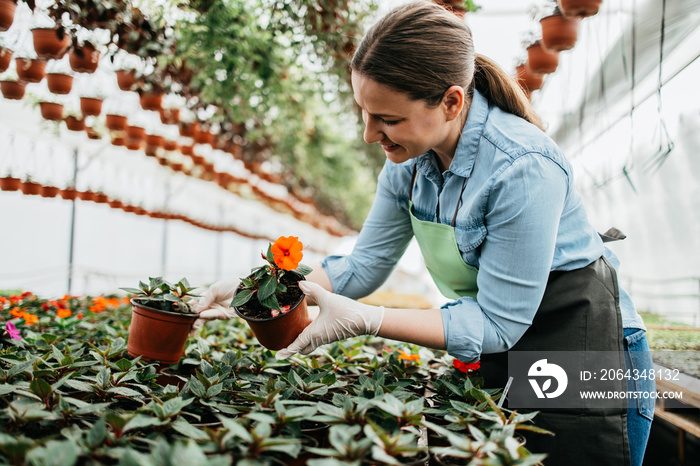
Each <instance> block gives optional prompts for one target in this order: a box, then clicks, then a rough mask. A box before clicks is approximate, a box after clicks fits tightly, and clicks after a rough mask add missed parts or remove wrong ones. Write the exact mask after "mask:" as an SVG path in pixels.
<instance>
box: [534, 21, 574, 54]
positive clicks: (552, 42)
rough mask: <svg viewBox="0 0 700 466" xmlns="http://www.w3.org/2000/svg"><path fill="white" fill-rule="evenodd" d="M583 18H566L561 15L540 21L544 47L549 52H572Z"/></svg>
mask: <svg viewBox="0 0 700 466" xmlns="http://www.w3.org/2000/svg"><path fill="white" fill-rule="evenodd" d="M580 22H581V18H573V17H566V16H563V15H560V14H555V15H551V16H547V17H545V18H542V19H541V20H540V25H541V26H542V47H544V49H545V50H546V51H548V52H561V51H562V50H571V49H573V48H574V45H576V40H577V39H578V26H579V23H580Z"/></svg>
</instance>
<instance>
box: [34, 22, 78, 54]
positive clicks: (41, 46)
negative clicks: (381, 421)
mask: <svg viewBox="0 0 700 466" xmlns="http://www.w3.org/2000/svg"><path fill="white" fill-rule="evenodd" d="M59 35H61V36H62V37H60V38H59ZM32 39H33V40H34V50H35V51H36V55H37V56H38V57H39V58H43V59H45V60H48V59H53V60H58V59H60V58H62V57H63V56H64V55H65V54H66V52H67V51H68V47H70V36H69V35H68V34H66V33H65V31H63V30H59V29H58V28H37V29H32Z"/></svg>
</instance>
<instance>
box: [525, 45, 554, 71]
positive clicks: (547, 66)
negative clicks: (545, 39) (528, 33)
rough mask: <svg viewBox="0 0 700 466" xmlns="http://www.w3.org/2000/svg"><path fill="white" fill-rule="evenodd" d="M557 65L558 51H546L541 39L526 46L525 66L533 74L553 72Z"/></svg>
mask: <svg viewBox="0 0 700 466" xmlns="http://www.w3.org/2000/svg"><path fill="white" fill-rule="evenodd" d="M557 66H559V52H548V51H547V50H545V49H544V47H542V43H541V41H535V42H534V43H532V44H530V45H529V46H528V47H527V67H528V68H529V69H530V71H531V72H532V73H534V74H549V73H554V72H555V71H556V69H557Z"/></svg>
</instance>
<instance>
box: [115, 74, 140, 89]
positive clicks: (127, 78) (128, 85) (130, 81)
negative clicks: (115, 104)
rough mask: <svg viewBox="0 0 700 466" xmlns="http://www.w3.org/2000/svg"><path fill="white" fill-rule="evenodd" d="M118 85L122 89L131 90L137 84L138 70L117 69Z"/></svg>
mask: <svg viewBox="0 0 700 466" xmlns="http://www.w3.org/2000/svg"><path fill="white" fill-rule="evenodd" d="M116 75H117V86H119V89H121V90H122V91H130V90H132V89H133V88H134V85H135V84H136V71H134V70H117V72H116Z"/></svg>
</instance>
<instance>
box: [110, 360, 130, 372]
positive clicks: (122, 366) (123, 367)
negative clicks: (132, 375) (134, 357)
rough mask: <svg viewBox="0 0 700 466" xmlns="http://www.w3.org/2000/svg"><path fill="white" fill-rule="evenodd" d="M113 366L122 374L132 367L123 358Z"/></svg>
mask: <svg viewBox="0 0 700 466" xmlns="http://www.w3.org/2000/svg"><path fill="white" fill-rule="evenodd" d="M114 365H115V366H117V369H119V370H120V371H122V372H127V371H128V370H129V369H131V367H132V366H133V364H132V363H131V361H129V360H128V359H125V358H121V359H120V360H119V361H117V362H116V363H114Z"/></svg>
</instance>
